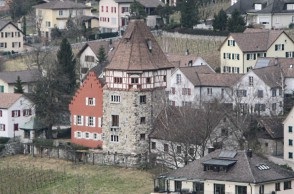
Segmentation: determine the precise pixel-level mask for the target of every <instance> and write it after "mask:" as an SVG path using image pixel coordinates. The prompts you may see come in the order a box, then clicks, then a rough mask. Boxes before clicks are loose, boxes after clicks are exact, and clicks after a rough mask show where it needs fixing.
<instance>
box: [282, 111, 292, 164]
mask: <svg viewBox="0 0 294 194" xmlns="http://www.w3.org/2000/svg"><path fill="white" fill-rule="evenodd" d="M283 124H284V160H286V161H287V162H291V163H293V164H294V155H293V154H294V146H293V141H294V132H293V130H294V109H293V108H292V110H291V111H290V113H289V114H288V116H287V117H286V119H285V120H284V122H283Z"/></svg>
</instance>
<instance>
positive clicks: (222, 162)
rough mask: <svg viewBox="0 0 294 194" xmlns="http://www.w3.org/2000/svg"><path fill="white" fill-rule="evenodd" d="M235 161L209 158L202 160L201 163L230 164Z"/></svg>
mask: <svg viewBox="0 0 294 194" xmlns="http://www.w3.org/2000/svg"><path fill="white" fill-rule="evenodd" d="M235 163H236V160H226V159H209V160H206V161H204V162H202V164H206V165H217V166H230V165H232V164H235Z"/></svg>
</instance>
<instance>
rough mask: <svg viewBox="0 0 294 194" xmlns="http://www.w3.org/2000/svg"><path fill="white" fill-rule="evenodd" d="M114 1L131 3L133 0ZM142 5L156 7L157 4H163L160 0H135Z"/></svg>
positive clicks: (116, 0)
mask: <svg viewBox="0 0 294 194" xmlns="http://www.w3.org/2000/svg"><path fill="white" fill-rule="evenodd" d="M114 1H115V2H116V3H133V2H134V0H114ZM137 2H139V3H140V4H141V5H143V6H144V7H157V6H158V5H162V6H163V5H164V3H162V2H161V1H160V0H137Z"/></svg>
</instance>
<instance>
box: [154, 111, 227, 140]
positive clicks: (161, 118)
mask: <svg viewBox="0 0 294 194" xmlns="http://www.w3.org/2000/svg"><path fill="white" fill-rule="evenodd" d="M223 116H224V114H223V113H220V112H217V111H210V110H204V109H195V108H190V107H176V106H167V107H166V108H165V109H163V110H162V111H161V113H160V114H159V115H158V117H157V118H156V120H155V122H154V126H153V131H152V132H151V134H150V135H149V136H150V137H151V138H154V139H161V140H166V141H173V142H178V143H191V144H197V143H200V141H201V138H202V135H204V134H206V131H207V130H213V129H214V128H215V127H216V126H217V125H218V123H219V121H220V120H221V118H223ZM204 118H205V119H204ZM208 126H210V129H208Z"/></svg>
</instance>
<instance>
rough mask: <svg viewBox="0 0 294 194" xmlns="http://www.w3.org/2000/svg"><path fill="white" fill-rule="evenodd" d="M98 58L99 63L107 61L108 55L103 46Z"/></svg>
mask: <svg viewBox="0 0 294 194" xmlns="http://www.w3.org/2000/svg"><path fill="white" fill-rule="evenodd" d="M97 58H98V61H97V62H98V63H102V62H105V61H106V60H107V55H106V52H105V49H104V47H103V46H100V48H99V51H98V56H97Z"/></svg>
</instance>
